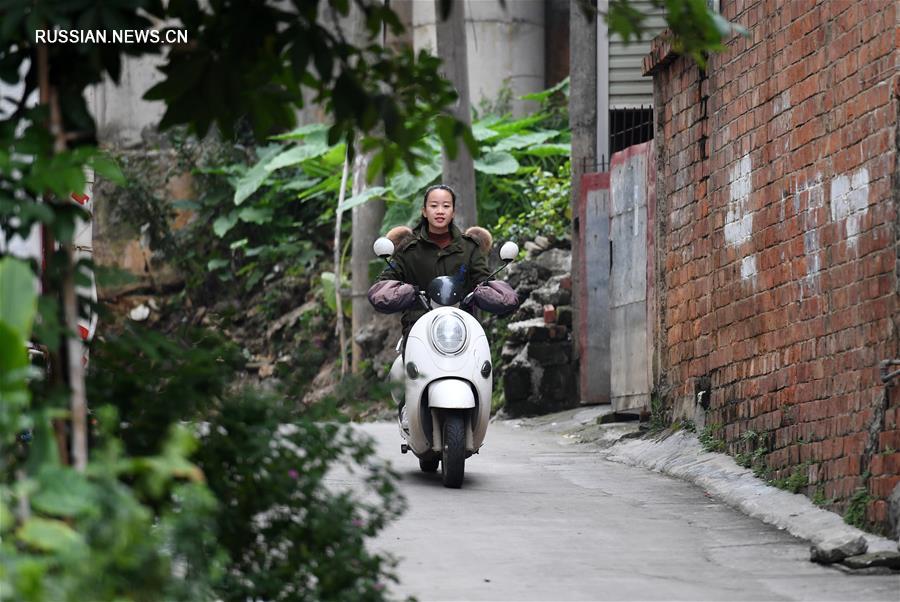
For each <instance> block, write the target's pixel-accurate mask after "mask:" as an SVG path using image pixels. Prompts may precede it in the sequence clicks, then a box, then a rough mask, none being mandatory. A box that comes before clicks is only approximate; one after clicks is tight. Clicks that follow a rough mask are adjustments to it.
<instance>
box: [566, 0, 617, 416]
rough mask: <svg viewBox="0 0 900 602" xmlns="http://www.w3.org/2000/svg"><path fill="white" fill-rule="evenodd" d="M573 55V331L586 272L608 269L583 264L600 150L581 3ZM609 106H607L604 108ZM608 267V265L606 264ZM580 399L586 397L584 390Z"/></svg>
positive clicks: (587, 21) (591, 42)
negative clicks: (585, 215)
mask: <svg viewBox="0 0 900 602" xmlns="http://www.w3.org/2000/svg"><path fill="white" fill-rule="evenodd" d="M569 57H570V59H569V60H570V63H569V64H570V75H569V77H570V79H569V86H570V93H569V124H570V126H571V128H572V196H571V200H570V203H571V205H570V206H571V209H572V216H573V224H572V292H573V295H572V331H573V332H575V333H580V332H582V329H584V328H586V327H587V325H586V324H585V315H586V311H587V308H586V307H582V299H584V298H586V297H587V295H586V294H584V293H585V290H584V287H585V286H587V284H586V283H585V282H584V277H583V272H584V270H585V269H586V268H589V269H604V267H603V266H584V265H582V262H583V260H582V252H581V249H582V248H583V245H584V240H585V234H586V233H585V224H583V223H581V221H580V219H579V217H578V216H579V215H580V213H581V212H580V211H579V209H580V201H581V176H582V175H583V174H584V173H585V172H588V171H594V168H595V165H596V163H597V159H598V157H597V156H596V152H597V111H598V106H597V16H596V14H594V15H590V16H589V15H586V14H585V11H584V10H582V7H581V6H579V5H578V3H574V4H573V5H572V9H571V12H570V17H569ZM604 110H605V109H604ZM606 269H608V268H606ZM573 351H574V353H573V356H574V357H573V360H574V361H575V362H576V363H577V364H578V365H579V367H581V351H582V350H581V348H580V347H579V345H578V344H577V343H576V344H575V345H574V346H573ZM581 380H582V379H581V378H579V391H578V395H579V399H581V398H582V397H583V392H582V391H581V390H580V388H581V387H580V384H581Z"/></svg>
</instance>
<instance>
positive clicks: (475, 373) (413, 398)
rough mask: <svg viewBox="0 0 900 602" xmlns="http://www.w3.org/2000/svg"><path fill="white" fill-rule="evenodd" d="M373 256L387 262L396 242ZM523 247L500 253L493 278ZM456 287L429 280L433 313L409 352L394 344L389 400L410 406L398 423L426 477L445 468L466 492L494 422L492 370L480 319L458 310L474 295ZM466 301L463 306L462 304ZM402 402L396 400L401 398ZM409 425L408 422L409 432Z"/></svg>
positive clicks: (417, 329) (424, 297)
mask: <svg viewBox="0 0 900 602" xmlns="http://www.w3.org/2000/svg"><path fill="white" fill-rule="evenodd" d="M374 250H375V254H376V255H378V256H379V257H381V258H383V259H385V260H386V261H387V260H388V259H389V258H390V257H391V256H392V255H393V254H394V243H392V242H391V241H390V240H389V239H387V238H384V237H382V238H379V239H378V240H376V241H375V245H374ZM518 253H519V247H518V245H516V243H514V242H506V243H504V244H503V246H502V247H501V248H500V259H502V260H503V261H504V265H502V266H500V268H498V269H497V270H496V271H495V272H494V273H493V274H491V276H490V277H488V280H490V278H492V277H493V276H494V275H495V274H496V273H497V272H499V271H500V270H502V269H503V268H504V267H506V266H507V265H509V263H510V262H511V261H512V260H513V259H515V257H516V255H518ZM459 288H460V287H459V284H458V283H457V282H456V281H455V280H454V279H453V278H452V277H450V276H440V277H438V278H435V279H434V280H432V281H431V284H429V286H428V290H427V294H425V293H424V292H423V293H420V297H419V299H420V302H421V303H422V305H423V307H424V308H425V309H427V310H428V313H426V314H425V315H424V316H422V317H421V318H419V319H418V320H417V321H416V323H415V324H414V325H413V327H412V330H410V333H409V337H407V341H406V349H405V351H404V352H401V344H402V340H401V341H400V342H398V344H397V352H398V356H397V359H395V360H394V364H393V366H392V367H391V372H390V380H391V385H392V387H391V395H392V396H393V397H394V401H395V402H397V403H398V404H401V403H403V401H404V400H405V402H406V403H405V408H404V409H405V414H406V420H401V421H400V435H401V436H402V437H403V439H404V440H405V443H403V444H402V445H401V446H400V450H401V452H403V453H404V454H405V453H406V452H407V451H409V450H412V452H413V453H414V454H415V455H416V456H417V457H418V458H419V468H421V469H422V471H423V472H436V471H437V467H438V463H440V465H441V476H442V477H443V482H444V486H445V487H452V488H459V487H462V482H463V477H464V475H465V465H466V458H468V457H469V456H471V455H472V454H473V453H478V450H479V448H480V447H481V445H482V443H483V442H484V436H485V433H486V432H487V427H488V421H489V420H490V417H491V390H492V384H493V383H492V377H493V366H492V365H491V349H490V346H489V345H488V340H487V336H485V334H484V329H482V328H481V324H479V323H478V320H476V319H475V317H474V316H473V315H472V314H470V313H468V312H465V311H463V310H461V309H459V307H458V306H459V305H460V304H462V305H464V306H467V305H469V304H470V303H471V300H472V299H471V297H472V293H470V294H469V295H468V296H467V297H466V298H465V299H460V297H461V291H460V290H459ZM460 302H462V303H460ZM401 392H402V393H403V399H399V398H398V397H399V393H401ZM404 422H408V425H407V428H404V424H403V423H404Z"/></svg>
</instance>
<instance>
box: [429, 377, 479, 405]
mask: <svg viewBox="0 0 900 602" xmlns="http://www.w3.org/2000/svg"><path fill="white" fill-rule="evenodd" d="M428 406H429V407H432V408H444V409H447V410H466V409H469V408H474V407H475V395H474V394H473V393H472V387H471V385H469V383H467V382H466V381H464V380H459V379H457V378H442V379H440V380H436V381H434V382H433V383H430V384H429V385H428Z"/></svg>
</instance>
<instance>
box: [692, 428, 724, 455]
mask: <svg viewBox="0 0 900 602" xmlns="http://www.w3.org/2000/svg"><path fill="white" fill-rule="evenodd" d="M724 430H725V427H723V426H722V425H721V424H715V423H713V424H707V425H706V426H704V427H703V430H701V431H700V434H699V435H698V439H700V445H701V446H702V447H703V449H704V450H706V451H708V452H716V453H722V452H724V451H725V439H723V438H722V433H723V431H724Z"/></svg>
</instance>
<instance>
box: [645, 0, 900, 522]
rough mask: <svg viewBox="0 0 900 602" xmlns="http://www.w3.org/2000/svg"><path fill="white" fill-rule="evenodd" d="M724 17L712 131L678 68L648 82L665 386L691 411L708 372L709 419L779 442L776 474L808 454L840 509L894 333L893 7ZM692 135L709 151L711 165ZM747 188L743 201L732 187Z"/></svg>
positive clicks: (822, 1)
mask: <svg viewBox="0 0 900 602" xmlns="http://www.w3.org/2000/svg"><path fill="white" fill-rule="evenodd" d="M723 11H724V14H725V15H726V17H727V18H730V19H739V20H740V22H742V23H744V24H745V25H748V26H749V27H750V28H751V34H750V39H746V38H740V39H735V40H734V41H733V42H732V43H730V51H729V52H728V53H725V54H722V55H717V56H714V57H712V58H711V59H710V63H709V66H708V72H707V76H708V78H707V79H706V80H704V82H703V84H702V87H703V90H702V93H703V94H705V95H708V96H709V99H708V101H707V109H708V118H707V119H706V120H703V119H700V113H699V111H698V107H697V106H696V99H697V94H698V82H699V79H698V70H697V69H696V66H695V65H694V64H693V63H691V61H689V60H687V59H684V58H679V59H676V60H675V61H673V63H671V64H670V65H669V66H668V67H667V68H666V69H663V70H662V72H661V73H659V74H657V75H656V76H655V81H654V85H655V87H656V92H657V98H659V99H661V106H660V107H658V109H659V119H660V127H661V128H662V132H663V134H664V135H663V136H661V137H658V139H657V142H656V144H657V145H658V148H659V146H662V151H663V152H662V153H661V156H662V157H664V161H663V163H662V164H661V165H659V166H658V169H659V170H660V179H659V181H658V182H659V184H658V186H657V190H656V193H657V195H658V199H659V202H660V206H662V207H666V220H664V222H663V224H662V226H663V231H662V232H661V233H660V234H661V237H660V238H659V239H658V241H659V245H660V246H659V248H660V250H661V252H662V254H663V257H664V265H665V270H664V278H665V283H666V286H667V287H668V289H667V290H665V291H664V294H665V298H664V299H660V300H658V302H657V303H656V306H657V307H658V308H659V311H660V312H662V313H663V315H662V316H661V317H660V318H661V323H663V324H665V325H666V329H667V330H666V331H665V332H664V338H663V342H662V344H663V345H664V346H665V347H666V348H665V349H663V350H660V351H661V358H662V362H661V366H660V374H664V375H665V376H666V377H667V379H668V382H669V383H671V384H673V385H674V387H675V389H676V390H677V391H678V393H677V395H679V396H680V397H679V399H683V400H690V399H691V398H692V395H693V389H692V385H690V384H689V383H687V382H686V380H685V379H690V378H693V377H696V376H701V375H704V374H705V372H704V371H713V372H712V373H713V375H714V378H713V387H714V388H713V391H712V395H711V404H712V407H713V408H714V409H713V410H711V413H710V415H709V416H708V417H707V418H708V420H709V419H711V418H714V419H715V420H717V421H719V422H722V423H724V424H726V430H727V432H728V433H729V437H731V438H736V437H739V436H740V433H741V432H743V430H745V429H746V428H754V429H760V430H767V431H772V433H773V442H774V445H775V451H773V452H772V453H771V454H769V457H768V461H769V463H770V466H772V467H775V468H778V469H779V470H782V471H783V472H784V474H783V475H782V476H787V475H789V474H790V472H791V470H792V467H794V466H796V465H798V464H799V463H800V462H801V456H802V457H803V458H805V459H806V460H810V461H813V462H822V463H821V465H818V466H817V468H815V471H814V472H815V479H816V480H817V482H819V483H822V484H823V485H824V487H825V493H826V497H832V496H834V497H837V498H838V500H839V501H838V503H837V507H838V508H843V505H846V502H847V499H848V498H849V496H851V495H853V493H854V491H855V490H856V488H857V487H859V486H860V484H861V483H862V481H861V473H862V472H864V471H865V470H866V469H867V467H864V466H861V458H862V454H863V453H864V451H865V445H866V442H867V441H868V428H869V425H870V424H871V422H872V420H873V416H874V415H873V413H872V408H873V407H874V406H875V404H877V403H880V402H881V397H880V396H881V395H883V394H884V393H883V391H884V389H883V388H882V387H881V385H880V384H879V382H878V378H879V376H878V366H877V363H878V361H880V359H883V358H885V357H893V355H894V352H895V350H896V349H897V345H898V336H900V335H898V331H897V328H896V324H897V322H896V316H897V315H898V314H900V305H898V296H897V291H898V289H900V286H898V282H897V278H898V276H897V274H898V270H897V261H898V259H897V254H896V248H897V247H896V245H897V236H898V233H897V230H896V223H897V212H898V207H897V200H896V199H895V198H894V192H893V191H894V182H895V181H896V177H897V175H896V174H897V167H896V166H897V164H898V158H897V157H896V144H895V142H896V140H895V136H896V128H897V125H898V124H897V111H896V106H895V104H894V103H896V97H897V95H900V80H897V79H896V78H894V79H893V80H891V77H892V75H893V73H894V70H895V60H896V56H895V55H896V39H897V36H898V35H900V33H898V30H897V28H896V23H897V15H898V13H897V11H898V8H897V7H896V6H895V5H894V3H890V2H885V3H879V2H874V3H866V4H863V3H855V2H834V1H829V0H805V1H803V2H801V1H796V2H790V3H778V2H772V1H771V0H746V1H742V2H736V3H723ZM826 31H827V32H828V36H829V38H828V39H827V40H826V35H825V34H826ZM700 135H707V136H709V137H710V138H709V146H710V150H711V151H712V154H711V156H710V157H709V158H708V159H706V160H704V159H703V158H702V157H701V155H700V153H699V147H698V145H697V140H698V139H699V136H700ZM748 163H749V172H747V171H741V170H744V169H746V166H747V165H748ZM748 177H749V181H748V185H747V186H746V190H745V188H744V187H743V186H744V185H743V184H741V185H737V184H735V182H736V181H742V182H743V181H745V180H742V178H748ZM851 188H852V190H851ZM858 190H864V191H865V192H864V193H860V192H858ZM742 191H743V192H742ZM738 193H740V195H738V196H735V195H736V194H738ZM746 193H749V194H746ZM860 194H865V197H864V198H863V199H862V200H863V201H864V202H863V203H862V204H860V198H859V195H860ZM663 201H664V202H663ZM745 217H746V218H748V219H752V234H751V238H750V239H749V240H747V241H735V240H733V239H729V238H726V234H729V235H730V230H726V228H725V225H726V219H727V220H728V221H729V222H734V221H739V220H742V219H744V218H745ZM701 299H702V301H701ZM889 396H890V397H889V400H888V411H887V412H886V413H885V417H884V423H885V431H884V432H883V433H881V434H880V435H879V453H877V454H876V455H875V456H874V457H873V460H872V464H871V466H869V467H868V468H870V469H873V470H872V474H873V475H875V476H873V481H874V479H881V478H883V477H890V478H893V477H896V475H897V472H898V470H900V467H898V466H897V464H898V462H900V460H898V455H897V454H896V452H894V451H891V450H897V449H900V431H898V430H897V424H898V416H897V414H898V412H900V388H897V390H894V391H891V392H890V393H889ZM687 402H689V401H686V403H687ZM788 410H790V411H788ZM747 425H753V426H752V427H748V426H747ZM801 437H802V441H803V443H799V441H800V440H801V439H800V438H801ZM884 451H891V453H888V454H881V453H880V452H884ZM875 469H877V471H878V472H877V473H876V471H875ZM879 482H881V481H879ZM878 487H881V488H883V487H886V485H883V484H882V485H878V486H877V487H875V486H873V488H872V489H871V493H872V495H875V496H876V498H877V497H878V496H880V495H881V494H882V493H883V491H882V490H881V489H878ZM882 509H883V501H882V500H880V499H879V500H876V502H875V503H873V504H871V505H870V507H869V512H870V516H871V517H874V518H873V520H875V521H882V520H883V512H882Z"/></svg>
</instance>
